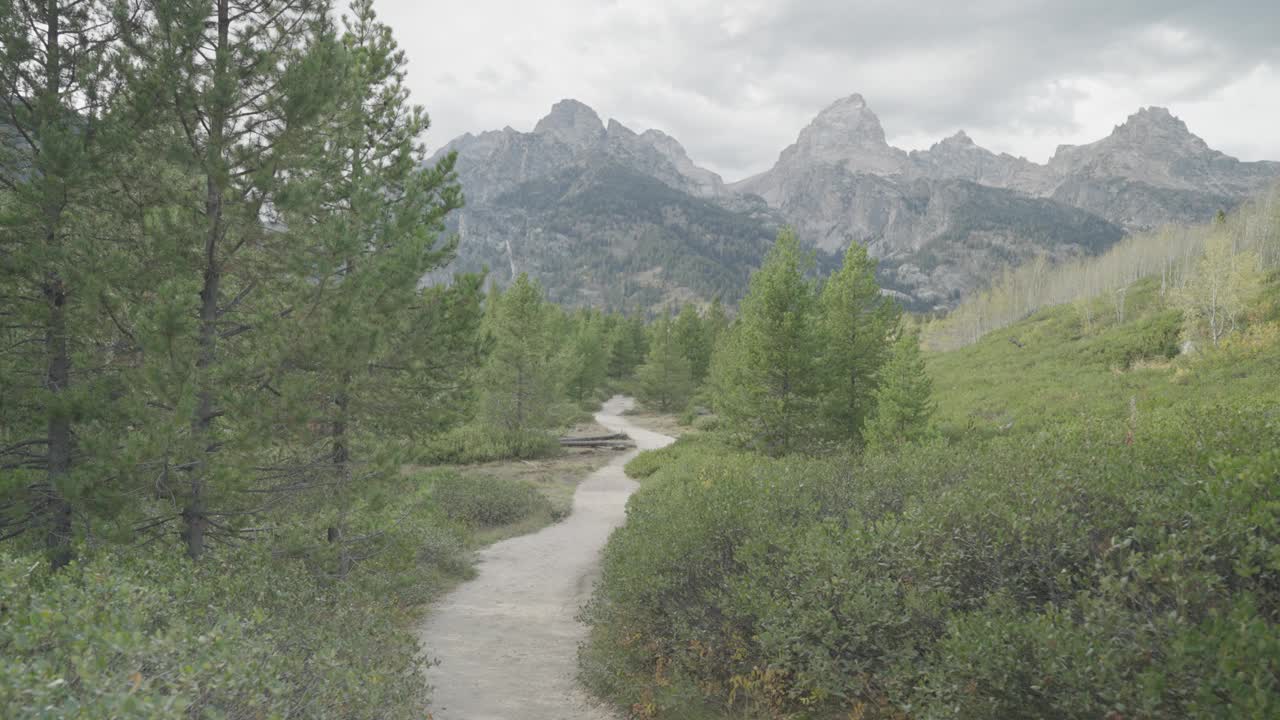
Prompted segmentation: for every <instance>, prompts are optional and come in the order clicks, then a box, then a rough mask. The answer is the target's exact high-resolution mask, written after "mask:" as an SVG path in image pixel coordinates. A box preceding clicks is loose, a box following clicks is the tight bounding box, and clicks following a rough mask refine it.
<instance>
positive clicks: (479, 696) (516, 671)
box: [418, 396, 672, 720]
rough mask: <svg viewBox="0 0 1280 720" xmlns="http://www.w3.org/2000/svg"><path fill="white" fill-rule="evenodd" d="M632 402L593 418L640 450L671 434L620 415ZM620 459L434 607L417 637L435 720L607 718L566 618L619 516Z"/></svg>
mask: <svg viewBox="0 0 1280 720" xmlns="http://www.w3.org/2000/svg"><path fill="white" fill-rule="evenodd" d="M631 402H632V401H631V399H630V398H624V397H621V396H616V397H614V398H612V399H610V400H609V401H608V402H606V403H605V404H604V407H603V408H602V409H601V411H600V412H599V413H597V414H596V421H597V422H599V423H600V424H601V425H604V426H605V427H607V428H610V429H612V430H615V431H619V432H625V433H627V434H628V435H630V436H631V437H632V438H633V439H634V440H635V441H636V445H637V446H638V448H639V449H640V450H647V449H650V448H657V447H662V446H664V445H667V444H669V443H671V442H672V438H670V437H667V436H666V435H660V434H658V433H655V432H650V431H648V430H643V429H641V428H638V427H635V426H634V425H632V424H631V423H630V422H628V420H627V419H626V418H625V417H623V416H622V414H621V413H622V411H623V410H626V409H627V408H629V407H631ZM637 452H639V450H634V451H631V452H628V453H626V454H625V455H620V456H618V457H617V458H615V459H614V460H613V462H611V463H609V464H608V465H606V466H605V467H603V468H601V469H600V470H598V471H596V472H595V473H593V474H592V475H591V476H590V477H588V478H587V479H586V480H584V481H583V482H582V484H580V485H579V486H578V489H577V492H576V493H575V494H574V496H573V513H572V514H571V515H570V516H569V517H568V518H567V519H566V520H565V521H564V522H561V523H558V524H556V525H552V526H550V527H547V528H545V529H543V530H542V531H540V532H537V533H534V534H532V535H524V536H521V537H517V538H512V539H510V540H505V541H503V542H500V543H497V544H495V545H492V546H490V547H489V548H487V549H486V550H484V551H483V552H482V553H481V555H480V568H479V571H480V574H479V576H478V577H477V578H476V579H475V580H472V581H470V582H468V583H465V584H463V585H462V586H460V587H459V588H458V589H457V590H455V591H453V592H452V593H450V594H449V595H447V596H446V597H445V598H444V599H443V600H442V601H441V602H440V603H438V604H437V605H436V606H435V607H433V608H432V610H431V613H430V615H429V617H428V618H427V620H426V621H425V622H424V623H423V625H422V626H421V627H420V628H419V631H418V636H419V638H420V639H421V640H422V643H423V646H424V647H425V648H426V651H427V654H428V655H429V656H431V657H433V658H436V659H438V660H439V661H440V664H439V665H437V666H435V667H433V668H431V669H430V670H429V671H428V672H427V682H428V683H430V684H431V686H432V687H433V690H432V702H431V712H432V717H433V718H434V720H605V719H608V718H613V717H614V715H613V714H612V713H611V712H609V711H608V710H607V709H606V708H603V707H601V706H600V705H599V704H598V703H596V702H594V701H592V700H591V699H590V698H589V697H588V696H587V694H586V693H585V691H584V690H583V689H582V688H581V687H579V685H578V683H577V681H576V679H575V676H576V670H577V668H576V658H577V648H578V643H579V642H580V641H581V640H582V639H583V637H584V633H585V628H584V627H583V626H582V625H581V624H579V623H578V622H577V621H576V620H574V616H575V615H577V612H578V608H579V607H580V606H581V605H582V603H584V602H585V601H586V600H587V599H588V597H589V595H590V593H591V586H592V584H593V582H594V580H595V576H596V573H597V564H598V561H599V556H600V550H601V549H602V548H603V547H604V544H605V541H606V540H608V538H609V533H610V532H611V531H612V530H613V529H614V528H615V527H617V526H618V525H620V524H621V523H622V521H623V519H624V518H625V515H626V513H625V507H626V502H627V497H628V496H629V495H631V493H632V491H633V490H635V487H636V485H635V483H634V482H632V481H631V480H629V479H627V477H626V475H624V474H623V472H622V466H623V465H624V464H625V463H626V462H627V460H630V459H631V458H632V457H633V456H634V455H635V454H636V453H637Z"/></svg>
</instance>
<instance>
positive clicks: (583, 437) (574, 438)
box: [560, 433, 631, 442]
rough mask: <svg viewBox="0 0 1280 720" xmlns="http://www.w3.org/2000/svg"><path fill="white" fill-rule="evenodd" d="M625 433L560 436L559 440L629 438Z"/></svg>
mask: <svg viewBox="0 0 1280 720" xmlns="http://www.w3.org/2000/svg"><path fill="white" fill-rule="evenodd" d="M630 439H631V438H629V437H627V434H626V433H613V434H612V435H583V436H582V437H562V438H560V442H577V441H596V440H630Z"/></svg>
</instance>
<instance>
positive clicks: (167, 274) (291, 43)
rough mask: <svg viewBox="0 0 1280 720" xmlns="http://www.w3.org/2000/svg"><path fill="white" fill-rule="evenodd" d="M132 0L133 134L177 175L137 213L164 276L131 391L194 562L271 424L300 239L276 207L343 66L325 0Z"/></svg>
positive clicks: (218, 526)
mask: <svg viewBox="0 0 1280 720" xmlns="http://www.w3.org/2000/svg"><path fill="white" fill-rule="evenodd" d="M146 6H147V10H148V14H147V16H146V22H145V23H144V24H143V27H142V28H141V29H140V31H139V32H138V33H137V34H136V37H135V47H136V48H137V51H138V53H139V58H140V60H139V62H138V63H137V64H136V65H134V66H133V68H132V70H133V73H132V75H131V76H130V77H129V78H128V80H129V82H130V85H131V86H132V88H133V92H134V94H135V106H136V107H137V108H138V113H139V116H140V117H141V118H143V119H144V120H145V121H146V122H147V123H148V125H146V126H145V129H143V128H140V131H144V132H145V138H144V140H145V141H146V142H147V143H148V144H150V145H152V146H154V147H155V148H156V152H157V154H159V155H161V156H162V157H164V158H165V159H166V160H167V161H168V162H169V163H172V164H173V165H175V166H176V167H177V169H178V172H179V174H178V178H179V180H178V182H175V183H174V185H173V187H171V188H170V194H169V195H168V196H167V197H165V198H162V199H161V198H157V199H155V202H154V203H153V204H154V205H164V206H166V207H167V208H169V210H168V211H167V212H165V213H163V214H156V217H155V218H154V219H153V221H152V225H153V228H152V230H151V234H152V237H151V248H152V250H153V251H154V252H155V253H156V254H155V256H154V257H153V258H151V259H149V262H150V263H151V264H153V265H154V266H155V267H157V268H162V269H163V272H164V275H163V276H162V277H164V278H165V279H164V280H162V281H161V282H159V283H157V287H156V290H155V292H154V295H153V297H152V298H151V300H150V302H148V303H146V304H145V305H141V306H139V307H138V308H137V310H138V315H139V317H138V323H139V325H140V326H141V327H143V328H145V329H146V332H143V333H142V334H141V337H140V340H142V341H143V342H144V344H145V346H146V347H145V349H146V350H147V353H146V358H147V359H146V362H147V365H148V367H147V368H144V369H143V371H142V372H140V373H138V374H136V376H135V377H136V378H137V380H138V383H139V385H138V387H135V389H134V390H135V392H137V393H139V394H141V395H143V396H146V397H148V398H149V400H148V404H147V407H148V408H150V409H152V410H153V416H152V417H151V418H150V420H149V421H147V422H144V423H143V424H144V425H145V426H147V427H149V428H151V429H152V430H153V432H152V433H151V436H150V441H151V447H150V452H151V453H152V454H154V455H155V456H157V457H156V459H155V461H154V463H153V464H154V466H155V467H157V468H158V470H157V472H158V475H159V479H158V481H157V482H156V485H157V486H158V487H159V488H161V490H162V492H163V494H164V495H165V496H167V497H172V498H174V500H175V501H176V502H177V504H178V505H179V508H180V510H179V512H178V513H177V514H176V517H177V519H179V520H180V521H181V536H182V538H183V541H184V544H185V545H186V550H187V554H188V555H189V556H190V557H192V558H199V557H200V556H201V555H202V554H203V553H204V551H205V549H206V547H207V545H208V537H209V535H210V533H211V532H227V531H230V530H233V529H234V528H233V527H231V523H232V522H233V519H236V518H244V517H246V515H245V509H244V508H226V507H225V506H226V505H229V504H231V503H232V502H233V501H234V497H235V493H236V492H237V491H239V490H243V489H245V486H246V484H247V483H249V482H250V480H251V479H252V478H254V477H255V473H256V472H257V471H255V468H259V467H261V466H262V462H261V461H262V460H263V459H264V457H263V455H262V446H263V445H264V443H266V442H267V441H268V439H269V438H270V437H271V436H272V434H273V433H272V432H271V430H272V429H273V428H275V427H277V426H278V424H279V422H282V421H283V418H281V417H278V416H277V415H276V413H277V412H279V411H276V410H272V409H271V401H272V398H273V397H275V396H276V395H277V394H278V390H277V389H276V388H275V387H274V386H273V385H272V380H273V379H274V374H275V370H276V368H278V367H279V358H280V356H281V355H282V354H284V353H286V352H287V348H285V347H283V345H284V342H283V341H284V339H285V338H287V337H288V336H287V334H286V333H284V332H283V331H282V330H281V327H282V323H284V322H286V321H292V320H291V318H292V316H293V314H294V312H295V309H296V308H294V307H293V306H291V305H290V302H291V301H292V300H293V299H294V294H293V293H292V292H291V290H292V285H295V284H296V282H295V281H296V278H297V277H298V275H297V270H298V267H299V263H298V259H299V257H300V256H302V255H306V254H308V248H307V247H306V242H307V238H306V237H305V236H304V234H303V233H301V232H298V231H295V230H291V229H290V228H289V227H288V226H287V225H284V224H282V223H281V222H280V218H279V215H278V213H279V212H280V210H281V209H282V208H281V205H285V204H288V202H290V201H291V200H290V199H289V198H287V197H286V195H284V194H282V191H283V190H285V188H286V185H287V183H288V182H290V181H291V179H292V178H295V177H307V176H308V174H309V173H308V170H309V168H308V167H307V165H306V163H308V162H313V161H314V160H315V158H316V157H317V156H318V153H316V152H313V151H310V146H312V145H313V144H315V143H318V142H321V141H323V139H324V138H325V131H326V129H327V127H326V125H325V124H324V123H323V122H322V120H324V119H325V118H326V117H327V115H326V113H328V112H329V111H330V110H331V109H332V106H333V103H334V101H335V100H336V99H337V98H338V97H339V96H340V94H341V90H342V83H343V79H344V77H345V72H344V70H345V68H344V67H343V64H342V60H343V53H342V52H341V49H340V47H339V43H338V42H337V38H336V35H335V31H334V29H333V27H332V23H331V21H330V18H329V14H328V11H329V5H328V3H327V2H325V1H324V0H207V1H205V2H173V1H171V0H148V2H147V3H146ZM295 191H296V190H295ZM282 282H286V283H289V284H288V285H286V286H285V287H283V288H282V287H281V284H280V283H282ZM183 418H185V422H183V421H182V420H183ZM219 506H223V507H219Z"/></svg>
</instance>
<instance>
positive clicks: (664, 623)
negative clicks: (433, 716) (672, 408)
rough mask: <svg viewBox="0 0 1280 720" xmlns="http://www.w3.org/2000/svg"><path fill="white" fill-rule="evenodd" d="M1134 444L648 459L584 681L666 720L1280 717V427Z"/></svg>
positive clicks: (1261, 412)
mask: <svg viewBox="0 0 1280 720" xmlns="http://www.w3.org/2000/svg"><path fill="white" fill-rule="evenodd" d="M1131 429H1132V433H1130V432H1129V431H1126V430H1123V429H1118V428H1116V427H1114V426H1113V425H1112V424H1111V423H1102V422H1098V423H1090V422H1087V421H1079V422H1077V423H1075V424H1072V425H1066V426H1063V427H1061V428H1059V431H1058V432H1056V433H1039V434H1034V435H1024V436H1018V437H1007V438H992V439H988V440H974V441H971V442H969V443H967V444H959V445H957V444H950V445H948V444H945V443H941V442H939V443H935V444H932V445H927V446H917V447H913V448H910V449H909V451H908V452H905V453H903V454H900V455H881V456H875V457H867V458H860V459H844V460H840V459H828V460H822V461H818V460H807V459H798V458H790V459H782V460H770V459H766V458H763V457H757V456H753V455H749V454H739V453H729V452H726V451H723V450H721V449H718V448H716V447H714V446H712V445H702V444H699V443H698V442H696V441H695V442H685V443H682V444H677V445H675V446H672V448H670V449H668V450H664V451H660V452H659V453H653V454H646V455H648V457H647V458H646V459H644V460H641V459H640V458H638V459H637V460H636V461H633V468H632V471H633V472H636V471H639V472H640V473H641V474H648V475H649V477H650V481H649V482H648V483H647V484H646V485H645V486H644V487H643V488H642V489H641V490H640V491H639V493H638V494H637V495H636V496H635V498H634V499H633V500H632V503H631V506H630V510H629V519H628V523H627V525H626V526H624V527H623V528H622V529H621V530H620V531H618V532H617V533H616V534H615V535H614V537H613V539H611V541H610V543H609V547H608V549H607V551H606V553H605V560H604V570H603V582H602V584H601V586H600V588H599V590H598V592H597V594H596V596H595V598H594V600H593V601H592V603H591V605H590V606H589V608H588V610H587V612H586V615H585V616H586V618H587V620H588V621H589V622H590V623H591V625H592V632H591V637H590V641H589V643H588V644H587V645H586V646H585V648H584V650H583V652H582V658H581V659H582V669H583V676H584V678H585V679H586V680H587V681H588V682H589V683H590V684H591V685H592V686H593V687H595V688H596V689H597V690H599V691H601V692H603V693H605V694H607V695H608V696H610V697H612V698H615V699H617V700H618V701H620V702H621V703H622V704H624V705H627V706H630V707H631V708H632V710H633V711H634V712H635V713H636V714H639V715H644V716H649V715H659V716H660V715H667V716H671V717H679V716H681V713H682V712H684V711H683V710H682V708H685V707H687V706H688V705H689V704H690V703H699V702H701V703H710V704H711V705H713V706H716V707H721V708H725V707H732V708H734V710H735V712H737V713H750V712H752V711H754V712H757V713H759V714H760V715H763V716H768V717H846V716H849V715H850V714H852V716H854V717H903V716H910V717H922V718H928V717H964V718H1018V717H1026V718H1032V717H1064V718H1072V717H1079V718H1100V717H1169V718H1173V717H1188V716H1198V717H1258V718H1263V717H1274V716H1275V715H1276V713H1277V712H1280V653H1277V652H1276V650H1277V647H1280V639H1278V638H1280V482H1277V479H1278V478H1280V451H1277V450H1276V448H1277V447H1280V414H1278V413H1277V411H1276V410H1275V409H1274V408H1252V409H1222V408H1211V409H1200V410H1195V411H1175V410H1168V411H1166V412H1151V413H1147V414H1145V415H1143V417H1142V418H1141V420H1140V421H1138V422H1137V423H1136V424H1135V425H1133V426H1132V428H1131ZM641 458H645V455H642V456H641Z"/></svg>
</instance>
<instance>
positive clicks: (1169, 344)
mask: <svg viewBox="0 0 1280 720" xmlns="http://www.w3.org/2000/svg"><path fill="white" fill-rule="evenodd" d="M1181 334H1182V312H1181V311H1179V310H1164V311H1162V312H1159V313H1157V314H1154V315H1152V316H1150V317H1146V318H1143V319H1141V320H1140V321H1138V322H1137V323H1134V324H1132V325H1126V326H1123V327H1118V328H1109V329H1107V330H1104V331H1102V332H1100V333H1098V334H1097V335H1096V336H1094V337H1092V338H1090V339H1089V342H1088V343H1087V344H1085V345H1084V346H1083V347H1082V348H1081V349H1080V352H1081V354H1082V355H1083V356H1084V357H1085V358H1086V361H1087V362H1091V363H1092V362H1100V363H1103V364H1105V365H1107V366H1108V367H1114V368H1118V369H1120V370H1128V369H1130V368H1132V367H1133V365H1134V363H1136V362H1139V361H1142V360H1156V361H1163V360H1169V359H1171V358H1174V357H1177V356H1178V352H1179V346H1180V345H1181Z"/></svg>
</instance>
